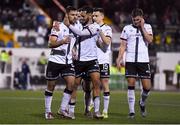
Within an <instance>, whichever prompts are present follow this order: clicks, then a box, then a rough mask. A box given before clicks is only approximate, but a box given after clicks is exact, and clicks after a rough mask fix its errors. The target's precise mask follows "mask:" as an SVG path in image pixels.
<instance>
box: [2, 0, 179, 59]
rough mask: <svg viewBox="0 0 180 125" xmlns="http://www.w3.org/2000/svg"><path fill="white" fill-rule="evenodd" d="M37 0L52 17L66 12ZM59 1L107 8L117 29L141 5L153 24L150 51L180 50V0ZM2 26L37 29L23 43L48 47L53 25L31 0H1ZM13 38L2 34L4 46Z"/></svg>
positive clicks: (15, 28)
mask: <svg viewBox="0 0 180 125" xmlns="http://www.w3.org/2000/svg"><path fill="white" fill-rule="evenodd" d="M36 2H37V3H38V5H39V6H40V7H41V8H42V9H43V10H44V11H45V12H46V13H47V14H48V15H49V16H50V17H51V19H53V20H55V19H56V20H57V19H58V20H60V19H61V18H62V16H63V12H61V11H60V9H59V8H58V7H57V6H56V5H55V4H54V3H53V1H51V0H46V1H43V0H36ZM59 2H61V4H62V5H63V6H64V7H66V6H68V5H75V6H77V7H82V6H85V5H88V6H91V7H102V8H104V9H105V14H106V16H107V17H108V18H109V19H110V20H111V21H112V27H113V29H115V30H113V31H114V32H115V31H116V32H121V30H122V27H123V26H124V25H126V24H128V23H130V22H131V16H130V15H131V11H132V9H133V8H135V7H140V8H142V9H143V10H144V12H145V14H144V16H145V19H146V22H147V23H151V24H152V26H153V31H154V42H153V44H151V45H150V46H149V47H150V53H151V54H152V55H154V54H155V53H156V52H157V51H165V52H166V51H167V52H169V51H180V30H179V29H180V26H179V25H180V14H179V13H180V1H179V0H74V1H72V0H59ZM0 26H2V27H3V28H4V29H6V30H7V31H10V32H11V31H13V30H23V29H26V30H27V31H29V30H34V31H35V32H36V33H37V39H36V38H32V37H30V36H29V35H28V33H27V34H26V35H25V36H24V37H23V38H22V39H18V40H17V41H18V42H19V41H20V42H21V43H22V44H21V46H22V47H38V48H39V47H44V48H46V47H47V39H48V34H49V31H50V29H49V28H50V26H48V25H47V23H46V21H45V16H44V15H42V14H40V13H39V12H38V11H37V8H36V7H34V6H32V5H31V4H30V1H29V0H3V1H0ZM9 41H10V42H9V43H8V42H6V44H3V43H4V42H2V39H1V37H0V47H14V46H15V45H13V44H12V41H13V40H12V39H11V40H9ZM24 41H28V42H24ZM7 43H8V44H7ZM26 43H27V44H26ZM30 43H32V44H30Z"/></svg>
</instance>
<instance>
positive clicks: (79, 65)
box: [74, 60, 99, 77]
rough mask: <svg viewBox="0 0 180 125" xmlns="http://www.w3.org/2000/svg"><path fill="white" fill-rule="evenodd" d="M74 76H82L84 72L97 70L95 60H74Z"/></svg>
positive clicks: (97, 66)
mask: <svg viewBox="0 0 180 125" xmlns="http://www.w3.org/2000/svg"><path fill="white" fill-rule="evenodd" d="M74 65H75V72H76V77H82V76H83V75H84V73H87V74H89V73H92V72H99V65H98V61H97V60H92V61H74Z"/></svg>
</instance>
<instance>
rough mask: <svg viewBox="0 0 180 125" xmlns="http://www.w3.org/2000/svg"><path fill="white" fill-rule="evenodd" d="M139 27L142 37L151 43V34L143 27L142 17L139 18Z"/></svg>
mask: <svg viewBox="0 0 180 125" xmlns="http://www.w3.org/2000/svg"><path fill="white" fill-rule="evenodd" d="M140 28H141V33H142V35H143V37H144V40H145V41H147V42H148V43H151V42H152V41H153V35H152V34H149V33H148V32H147V31H146V29H145V28H144V19H143V18H142V19H141V23H140Z"/></svg>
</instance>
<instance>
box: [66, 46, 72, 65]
mask: <svg viewBox="0 0 180 125" xmlns="http://www.w3.org/2000/svg"><path fill="white" fill-rule="evenodd" d="M70 46H71V43H69V44H68V47H67V55H66V64H68V54H69V52H70Z"/></svg>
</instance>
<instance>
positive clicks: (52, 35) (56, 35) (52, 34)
mask: <svg viewBox="0 0 180 125" xmlns="http://www.w3.org/2000/svg"><path fill="white" fill-rule="evenodd" d="M50 36H56V37H58V35H55V34H51V35H50Z"/></svg>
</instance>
